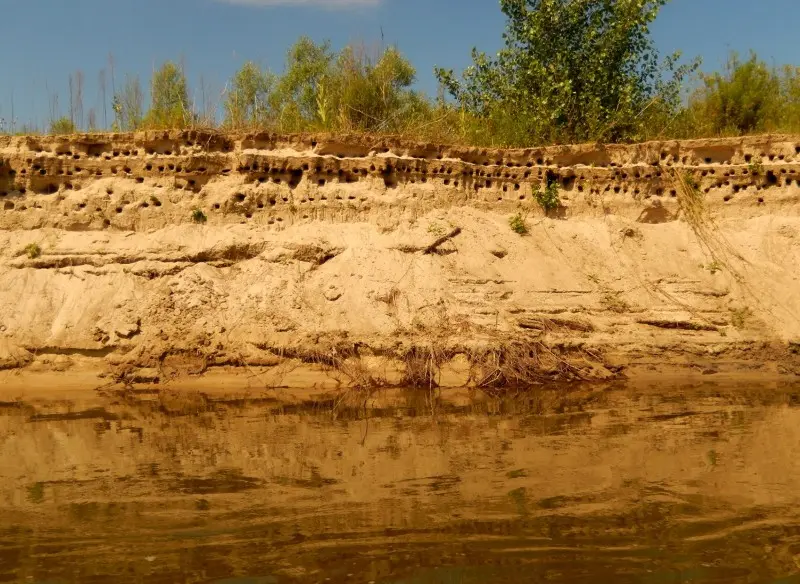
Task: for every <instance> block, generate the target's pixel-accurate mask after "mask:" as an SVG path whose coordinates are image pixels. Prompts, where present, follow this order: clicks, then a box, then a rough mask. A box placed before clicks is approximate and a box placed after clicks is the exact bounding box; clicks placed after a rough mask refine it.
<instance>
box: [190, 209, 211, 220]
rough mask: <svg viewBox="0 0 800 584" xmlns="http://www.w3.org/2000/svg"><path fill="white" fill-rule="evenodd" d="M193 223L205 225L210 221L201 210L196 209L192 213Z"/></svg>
mask: <svg viewBox="0 0 800 584" xmlns="http://www.w3.org/2000/svg"><path fill="white" fill-rule="evenodd" d="M192 221H194V222H195V223H205V222H206V221H208V217H206V214H205V213H203V211H201V210H200V209H195V210H194V211H192Z"/></svg>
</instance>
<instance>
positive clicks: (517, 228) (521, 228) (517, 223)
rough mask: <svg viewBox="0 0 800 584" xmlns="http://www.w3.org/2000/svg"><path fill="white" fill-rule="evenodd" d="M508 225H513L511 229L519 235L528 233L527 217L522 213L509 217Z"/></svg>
mask: <svg viewBox="0 0 800 584" xmlns="http://www.w3.org/2000/svg"><path fill="white" fill-rule="evenodd" d="M508 225H509V227H511V231H513V232H514V233H516V234H517V235H527V234H528V224H527V223H526V222H525V218H524V217H523V216H522V214H521V213H517V214H516V215H514V216H513V217H511V218H509V220H508Z"/></svg>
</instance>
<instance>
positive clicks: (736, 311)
mask: <svg viewBox="0 0 800 584" xmlns="http://www.w3.org/2000/svg"><path fill="white" fill-rule="evenodd" d="M751 316H753V311H752V310H750V309H749V308H748V307H747V306H745V307H743V308H732V309H731V324H732V325H733V326H734V327H735V328H737V329H740V330H741V329H743V328H744V327H745V326H746V325H747V321H748V319H749V318H750V317H751Z"/></svg>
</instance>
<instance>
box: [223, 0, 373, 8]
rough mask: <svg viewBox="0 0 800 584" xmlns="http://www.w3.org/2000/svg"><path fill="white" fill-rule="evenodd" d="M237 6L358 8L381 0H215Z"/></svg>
mask: <svg viewBox="0 0 800 584" xmlns="http://www.w3.org/2000/svg"><path fill="white" fill-rule="evenodd" d="M217 1H218V2H226V3H228V4H237V5H239V6H256V7H266V6H316V7H319V8H331V9H339V8H359V7H368V6H377V5H378V4H380V3H381V0H217Z"/></svg>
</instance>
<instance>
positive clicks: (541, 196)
mask: <svg viewBox="0 0 800 584" xmlns="http://www.w3.org/2000/svg"><path fill="white" fill-rule="evenodd" d="M533 198H534V199H536V202H537V203H539V206H540V207H541V208H542V209H543V210H544V212H545V213H547V212H549V211H552V210H553V209H558V207H560V206H561V199H560V198H559V196H558V183H557V182H556V181H548V183H547V186H545V188H544V190H542V189H541V188H538V189H536V190H535V191H534V192H533Z"/></svg>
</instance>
